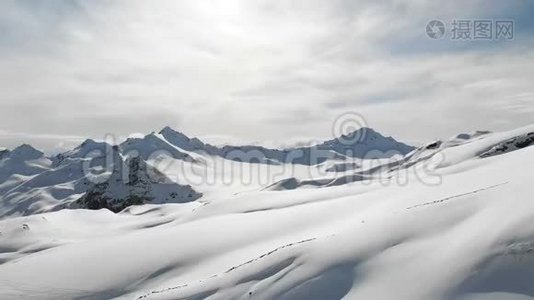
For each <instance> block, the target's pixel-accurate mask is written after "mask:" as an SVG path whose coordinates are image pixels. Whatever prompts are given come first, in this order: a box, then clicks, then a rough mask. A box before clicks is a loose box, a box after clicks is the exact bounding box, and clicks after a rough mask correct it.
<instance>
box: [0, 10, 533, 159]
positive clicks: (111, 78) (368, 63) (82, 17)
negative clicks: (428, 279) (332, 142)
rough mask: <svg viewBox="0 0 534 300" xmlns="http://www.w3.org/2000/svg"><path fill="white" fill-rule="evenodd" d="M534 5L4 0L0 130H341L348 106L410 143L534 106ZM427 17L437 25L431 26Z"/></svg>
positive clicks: (219, 133)
mask: <svg viewBox="0 0 534 300" xmlns="http://www.w3.org/2000/svg"><path fill="white" fill-rule="evenodd" d="M533 14H534V1H499V0H491V1H482V0H480V1H420V0H416V1H385V0H384V1H382V0H379V1H376V0H369V1H357V0H333V1H332V0H322V1H315V0H302V1H286V0H282V1H275V0H270V1H262V0H260V1H256V0H242V1H234V0H213V1H198V0H192V1H130V0H128V1H126V0H125V1H56V0H51V1H42V2H38V1H29V0H16V1H15V0H14V1H9V0H0V146H4V147H8V148H11V147H13V146H16V145H18V144H21V143H32V144H34V145H36V146H37V147H40V148H41V149H45V150H47V151H57V150H58V149H61V148H65V147H70V146H71V145H72V144H74V143H77V142H78V141H79V140H81V139H84V138H85V137H92V138H96V139H98V138H103V137H104V136H105V135H106V134H108V133H111V134H114V135H116V136H117V137H119V138H120V137H124V136H127V135H129V134H131V133H148V132H151V131H157V130H159V129H160V128H162V127H163V126H165V125H170V126H171V127H173V128H175V129H177V130H179V131H182V132H184V133H186V134H188V135H190V136H200V137H205V138H206V139H208V140H211V141H219V142H225V141H236V142H237V141H242V142H245V141H246V142H263V143H280V144H284V143H291V142H292V141H297V140H306V139H314V138H331V135H332V124H333V123H334V120H335V119H336V117H337V116H340V115H342V114H344V113H346V112H355V113H358V114H360V115H362V116H363V117H364V118H365V120H366V124H367V126H369V127H373V128H375V129H376V130H378V131H380V132H382V133H384V134H386V135H392V136H394V137H396V138H397V139H399V140H402V141H406V142H408V143H420V142H424V141H427V140H430V139H435V138H447V137H449V136H451V135H454V134H456V133H459V132H467V131H472V130H476V129H488V130H503V129H509V128H514V127H518V126H522V125H526V124H529V123H532V122H533V121H534V118H533V116H534V85H533V84H532V83H533V82H534V50H533V49H534V48H533V46H534V35H533V32H534V18H533ZM433 19H440V20H442V21H444V23H445V25H446V26H445V27H446V28H445V29H446V31H445V33H446V34H445V36H444V37H443V38H442V39H439V40H435V39H430V38H429V37H428V36H427V35H426V33H425V27H426V24H427V23H428V22H429V20H433ZM454 19H464V20H465V19H467V20H475V19H477V20H478V19H488V20H502V19H505V20H513V21H514V29H515V32H514V39H513V40H496V39H492V40H489V41H487V40H454V39H453V36H452V24H451V23H452V21H453V20H454ZM494 31H495V30H494ZM493 35H495V32H493Z"/></svg>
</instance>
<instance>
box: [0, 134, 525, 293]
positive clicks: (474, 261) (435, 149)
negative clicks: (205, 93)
mask: <svg viewBox="0 0 534 300" xmlns="http://www.w3.org/2000/svg"><path fill="white" fill-rule="evenodd" d="M530 132H534V127H533V126H530V127H525V128H519V129H517V130H513V131H509V132H501V133H485V134H481V135H475V134H473V135H468V136H467V135H462V136H459V137H455V138H453V139H451V140H449V141H441V142H436V143H434V142H432V143H429V144H427V145H424V146H421V147H419V148H417V149H414V150H413V151H411V152H410V153H409V154H408V155H406V156H405V157H401V158H395V159H393V160H378V161H375V162H374V163H371V164H369V165H367V164H365V163H363V164H359V167H358V168H357V169H354V170H347V171H346V172H341V173H340V172H327V173H328V174H330V177H320V178H318V179H317V180H318V181H319V183H321V184H320V185H318V186H315V188H310V187H311V186H309V185H308V186H297V185H299V183H302V182H306V181H307V180H310V178H306V177H305V176H302V177H298V176H289V177H287V178H286V181H285V184H286V185H287V186H290V187H291V186H297V187H296V188H294V189H292V190H287V189H286V188H280V189H278V190H277V191H271V190H266V189H264V188H262V187H260V186H255V187H254V188H252V187H251V186H250V185H244V186H242V187H241V189H240V190H239V188H238V187H237V186H235V187H233V188H234V189H233V190H232V191H233V193H222V192H217V190H218V189H215V191H213V192H209V193H207V194H205V195H204V196H203V197H202V198H200V199H198V200H196V201H191V202H186V203H162V204H155V203H151V202H149V203H148V204H144V205H137V206H130V207H127V208H125V209H123V210H122V211H121V212H119V213H112V212H111V211H109V210H107V209H100V210H80V209H79V210H72V209H64V210H59V211H54V212H46V213H41V214H34V215H29V216H22V217H10V218H5V219H4V220H2V221H0V232H1V234H0V263H1V264H0V298H1V299H28V298H36V299H83V298H90V299H169V300H170V299H225V300H226V299H260V300H263V299H277V300H278V299H285V300H289V299H295V300H296V299H312V300H313V299H317V300H319V299H333V300H335V299H378V300H382V299H385V300H388V299H401V300H403V299H406V300H412V299H444V300H445V299H454V300H464V299H531V298H534V290H533V289H532V284H531V283H532V282H531V279H532V276H533V275H534V273H533V271H532V270H533V267H534V263H533V262H534V260H533V259H534V256H533V254H532V253H533V250H532V249H534V246H533V245H534V223H533V222H532V220H533V218H534V214H533V212H534V202H533V201H531V194H532V188H531V181H532V178H534V171H533V170H532V168H529V167H528V166H530V165H532V164H533V163H534V147H532V146H529V145H527V146H524V147H516V148H513V151H506V152H504V153H500V155H492V156H487V157H481V156H482V155H481V154H482V153H486V152H487V151H490V150H491V149H493V148H494V147H496V146H498V145H501V144H502V143H507V141H509V140H511V139H513V140H514V141H518V139H517V137H523V136H525V135H527V136H528V134H529V133H530ZM520 139H521V141H523V139H522V138H520ZM509 149H510V148H509ZM184 151H186V152H187V151H189V150H184ZM189 155H199V154H198V153H189ZM192 157H193V156H192ZM195 158H196V157H195ZM138 159H139V161H138V162H139V163H141V164H142V162H143V160H142V158H138ZM219 159H222V158H220V157H219ZM177 160H179V161H181V160H180V159H177ZM75 161H76V160H75ZM67 162H68V160H64V163H65V165H64V167H63V168H66V166H69V165H71V163H72V161H71V162H70V163H67ZM351 162H353V161H352V160H351ZM64 163H59V164H58V165H57V167H55V168H58V167H59V166H63V164H64ZM188 163H191V164H193V165H195V166H197V167H200V166H198V164H195V163H193V162H188ZM233 163H236V164H237V162H234V161H233ZM335 163H339V162H335ZM330 165H331V164H329V163H327V164H321V165H320V166H309V167H310V168H313V169H314V170H315V169H316V168H318V167H320V168H328V166H330ZM206 166H208V167H209V166H211V165H209V164H208V165H206ZM262 167H264V168H267V167H273V168H279V167H280V166H279V165H272V166H270V165H262ZM300 167H303V166H300ZM55 168H54V169H55ZM134 169H135V168H134ZM260 170H267V169H260ZM95 171H96V170H95ZM67 173H68V172H67ZM111 173H112V174H113V172H111ZM134 173H135V172H134ZM354 174H359V175H361V176H363V177H365V178H363V179H362V180H352V181H350V180H345V179H340V178H346V176H350V175H354ZM163 175H165V177H169V176H170V175H169V174H167V173H164V174H163ZM112 177H113V175H112ZM165 177H162V179H163V180H165V179H164V178H165ZM32 178H33V177H32ZM36 179H37V178H36ZM36 179H35V180H36ZM437 179H439V180H437ZM40 180H41V179H40ZM42 180H44V179H42ZM321 180H325V182H322V181H321ZM326 180H328V182H327V181H326ZM336 180H338V181H339V180H341V181H340V182H343V184H339V185H333V184H332V182H334V181H336ZM27 182H31V180H28V181H27ZM141 186H143V184H141ZM304 187H308V188H304ZM317 187H320V188H317ZM222 190H223V189H222V188H221V191H222ZM30 191H31V190H30ZM37 191H39V192H42V189H38V190H37ZM56 192H57V191H56ZM37 194H38V193H36V194H35V195H37ZM6 202H7V204H9V203H10V201H9V200H8V201H6V200H5V199H2V203H3V205H6Z"/></svg>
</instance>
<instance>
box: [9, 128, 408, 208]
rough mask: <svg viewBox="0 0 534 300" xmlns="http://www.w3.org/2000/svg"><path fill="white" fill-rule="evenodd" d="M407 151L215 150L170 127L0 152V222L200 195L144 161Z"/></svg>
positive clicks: (363, 145)
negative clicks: (55, 150)
mask: <svg viewBox="0 0 534 300" xmlns="http://www.w3.org/2000/svg"><path fill="white" fill-rule="evenodd" d="M413 149H414V147H411V146H408V145H406V144H403V143H401V142H398V141H396V140H395V139H393V138H391V137H384V136H383V135H381V134H380V133H378V132H376V131H374V130H373V129H370V128H361V129H359V130H358V131H355V132H352V133H350V134H347V135H344V136H341V137H338V138H335V139H332V140H328V141H325V142H323V143H320V144H317V145H314V146H308V147H298V148H292V149H270V148H266V147H262V146H251V145H248V146H223V147H217V146H213V145H210V144H207V143H204V142H202V141H201V140H199V139H197V138H189V137H187V136H186V135H184V134H183V133H180V132H178V131H175V130H173V129H172V128H170V127H165V128H163V129H162V130H161V131H159V133H151V134H148V135H146V136H145V137H143V138H129V139H127V140H126V141H124V142H122V143H121V144H119V145H110V144H107V143H105V142H97V141H94V140H91V139H88V140H86V141H84V142H83V143H82V144H80V145H79V146H78V147H76V148H74V149H72V150H69V151H66V152H64V153H60V154H58V155H55V156H53V157H48V156H46V155H45V154H43V153H42V152H41V151H39V150H36V149H35V148H33V147H32V146H30V145H21V146H19V147H17V148H15V149H13V150H2V151H0V199H1V200H2V202H3V205H2V207H0V216H2V215H12V214H23V215H24V214H30V213H35V212H42V211H49V210H58V209H62V208H89V209H99V208H108V209H110V210H112V211H120V210H122V209H124V208H125V207H128V206H130V205H134V204H143V203H167V202H188V201H193V200H196V199H198V198H199V197H201V196H202V194H201V193H200V192H198V191H195V190H194V187H192V186H190V185H188V184H180V183H178V182H172V181H171V180H170V179H169V178H167V177H166V175H165V174H163V173H160V172H159V171H158V170H157V169H156V168H154V167H152V166H151V165H150V163H148V162H149V161H150V159H151V158H152V156H153V155H154V154H161V153H164V154H165V155H167V156H170V157H172V158H174V159H176V160H181V161H184V162H189V163H193V164H195V163H198V157H219V158H222V159H227V160H231V161H237V162H243V163H251V164H269V165H271V164H274V165H282V164H298V165H304V166H314V165H317V164H320V163H323V162H325V161H327V160H336V161H345V160H346V159H350V160H353V159H355V158H359V159H363V158H384V157H390V156H392V155H394V154H397V155H398V154H400V155H405V154H407V153H409V152H410V151H412V150H413ZM147 161H148V162H147Z"/></svg>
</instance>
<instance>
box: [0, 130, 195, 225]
mask: <svg viewBox="0 0 534 300" xmlns="http://www.w3.org/2000/svg"><path fill="white" fill-rule="evenodd" d="M28 147H29V146H25V150H24V153H25V154H24V155H22V156H21V155H19V154H18V153H19V152H20V151H19V150H18V149H19V148H20V147H19V148H17V149H14V150H13V151H12V152H11V153H10V156H9V159H7V158H6V159H2V163H4V162H5V164H6V165H8V166H10V167H9V168H5V169H4V168H0V170H1V171H2V174H5V173H7V174H9V171H10V170H13V169H14V170H17V172H18V173H16V174H17V175H18V174H21V175H27V176H25V177H20V176H19V177H17V178H19V180H18V181H15V179H13V180H11V181H6V183H5V184H2V185H0V187H2V189H1V190H0V191H1V193H0V200H1V202H2V204H1V205H0V217H2V216H8V215H28V214H32V213H40V212H46V211H54V210H59V209H63V208H91V209H98V208H101V207H106V208H109V209H111V210H113V211H118V210H120V209H123V208H125V207H127V206H129V205H131V204H142V203H145V202H154V203H164V202H185V201H193V200H195V199H197V198H199V197H200V196H201V194H199V193H197V192H196V191H194V190H193V189H192V188H191V186H189V185H181V184H178V183H176V182H172V181H171V180H170V179H168V178H167V177H166V176H165V175H163V174H161V173H160V172H159V171H157V170H156V169H155V168H153V167H151V166H149V165H148V164H146V162H145V161H144V160H143V159H142V158H141V157H137V158H127V157H124V156H123V155H122V154H121V153H120V152H119V147H117V146H112V145H109V144H107V143H105V142H95V141H93V140H86V141H85V142H83V143H82V144H81V145H80V146H78V147H76V148H75V149H73V150H70V151H67V152H65V153H61V154H58V155H56V156H55V157H53V158H51V159H47V158H44V156H43V154H42V153H40V152H36V150H35V151H31V149H29V148H28ZM32 149H33V148H32ZM30 154H31V155H30ZM21 157H23V159H22V158H21ZM37 162H39V163H40V164H37ZM11 166H16V168H15V167H11ZM28 166H31V167H32V168H31V169H30V168H28ZM37 167H39V168H37ZM6 171H7V172H6ZM30 171H31V172H30ZM14 176H15V175H12V177H14Z"/></svg>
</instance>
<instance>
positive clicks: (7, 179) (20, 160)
mask: <svg viewBox="0 0 534 300" xmlns="http://www.w3.org/2000/svg"><path fill="white" fill-rule="evenodd" d="M51 164H52V162H51V161H50V160H49V159H48V158H46V157H45V156H44V154H43V153H42V152H41V151H39V150H36V149H35V148H33V147H32V146H30V145H26V144H24V145H21V146H19V147H17V148H15V149H13V150H12V151H9V150H3V151H1V152H0V194H1V193H2V192H4V191H6V190H9V189H10V188H12V187H14V186H16V185H18V184H20V183H21V182H23V181H24V180H26V179H27V178H30V177H31V176H34V175H36V174H39V173H41V172H43V171H45V170H47V169H48V168H49V167H50V165H51Z"/></svg>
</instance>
